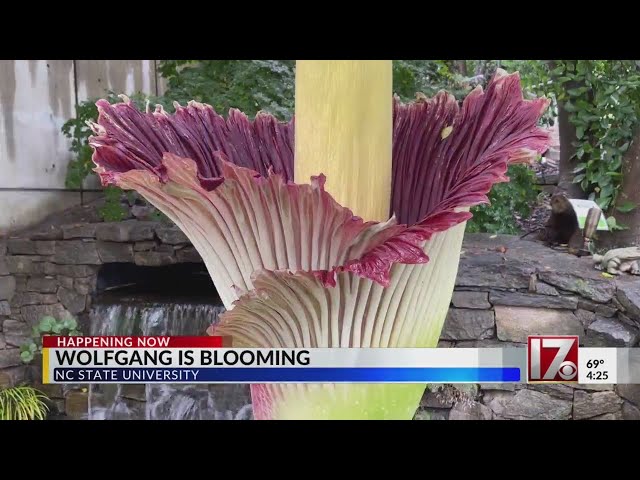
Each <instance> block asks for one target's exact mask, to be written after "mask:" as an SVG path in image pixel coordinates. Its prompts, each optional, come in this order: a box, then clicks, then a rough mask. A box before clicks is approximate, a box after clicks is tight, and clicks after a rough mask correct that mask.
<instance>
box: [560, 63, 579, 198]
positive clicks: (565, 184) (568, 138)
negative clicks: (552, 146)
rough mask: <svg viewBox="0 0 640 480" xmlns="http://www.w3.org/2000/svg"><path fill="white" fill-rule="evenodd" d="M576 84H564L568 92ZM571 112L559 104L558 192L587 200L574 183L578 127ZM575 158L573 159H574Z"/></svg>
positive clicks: (561, 103) (562, 104)
mask: <svg viewBox="0 0 640 480" xmlns="http://www.w3.org/2000/svg"><path fill="white" fill-rule="evenodd" d="M555 66H556V64H555V62H551V68H554V67H555ZM577 86H578V85H576V82H567V83H565V84H564V88H565V89H566V90H568V89H570V88H576V87H577ZM569 115H570V114H569V112H567V111H566V110H565V109H564V103H563V102H560V101H559V102H558V134H559V135H560V162H559V164H558V168H559V172H558V173H559V175H558V187H557V189H556V191H557V192H562V193H564V194H565V195H567V196H568V197H569V198H586V194H585V192H584V191H583V190H582V188H581V187H580V184H578V183H573V179H574V177H575V176H576V174H575V173H573V171H574V169H575V168H576V165H577V164H578V163H579V161H578V159H577V158H575V157H574V155H575V153H576V147H574V146H573V143H574V142H577V140H578V139H577V137H576V127H574V126H573V124H572V123H571V121H570V120H569ZM572 157H573V158H572Z"/></svg>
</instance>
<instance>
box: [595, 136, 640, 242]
mask: <svg viewBox="0 0 640 480" xmlns="http://www.w3.org/2000/svg"><path fill="white" fill-rule="evenodd" d="M620 187H621V188H620V193H619V194H618V197H617V198H616V203H615V206H616V207H619V206H621V205H624V204H626V203H629V202H631V203H632V204H634V205H635V206H636V207H635V208H634V209H633V210H631V211H630V212H628V213H623V212H620V211H618V210H617V209H616V208H613V209H612V210H611V212H610V213H609V215H612V216H613V217H614V218H615V219H616V223H617V224H619V225H624V226H626V227H628V228H627V229H625V230H615V231H613V232H598V233H599V235H598V236H599V237H600V241H599V242H598V247H606V248H618V247H630V246H632V245H636V246H637V245H640V128H637V129H636V131H635V133H634V135H633V140H632V142H631V146H630V147H629V150H627V151H626V152H625V154H624V156H623V157H622V185H621V186H620Z"/></svg>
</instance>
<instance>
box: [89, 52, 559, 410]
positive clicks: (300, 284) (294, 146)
mask: <svg viewBox="0 0 640 480" xmlns="http://www.w3.org/2000/svg"><path fill="white" fill-rule="evenodd" d="M391 78H392V69H391V62H390V61H350V60H349V61H298V63H297V67H296V112H295V120H291V121H289V122H280V121H278V120H277V119H276V118H274V117H272V116H271V115H269V114H265V113H259V114H257V115H256V117H255V119H253V120H250V119H249V118H247V116H245V115H244V114H243V113H241V112H239V111H237V110H235V109H231V110H230V111H229V115H228V116H227V117H226V118H225V117H223V116H221V115H219V114H217V113H216V112H215V111H214V110H213V108H212V107H210V106H208V105H203V104H200V103H197V102H190V103H189V104H188V105H187V106H186V107H183V106H179V105H176V111H175V113H174V114H167V113H166V112H165V111H164V110H163V108H162V107H160V106H158V107H156V109H155V111H153V112H151V111H146V112H141V111H138V110H137V109H136V108H135V106H134V105H133V104H132V103H131V102H130V101H128V100H127V99H126V98H125V101H124V102H123V103H119V104H115V105H110V104H109V103H108V102H107V101H105V100H100V101H98V102H97V106H98V110H99V118H98V121H97V123H96V124H93V125H92V127H93V131H94V136H93V137H92V138H91V139H90V144H91V146H92V147H93V148H94V155H93V161H94V163H95V164H96V169H95V171H96V172H97V173H98V174H99V175H100V177H101V180H102V182H103V184H104V185H107V184H115V185H117V186H119V187H121V188H123V189H133V190H136V191H138V192H139V193H140V194H141V195H143V196H144V197H145V198H146V199H147V200H148V201H149V202H150V203H152V204H153V205H155V206H156V207H157V208H158V209H159V210H161V211H162V212H164V213H165V214H166V215H167V216H168V217H169V218H170V219H171V220H173V221H174V222H175V223H176V225H178V227H179V228H181V229H182V231H183V232H184V233H185V234H186V235H187V236H188V237H189V239H190V240H191V242H192V243H193V245H194V247H195V248H196V249H197V250H198V252H199V253H200V254H201V256H202V258H203V261H204V262H205V264H206V267H207V269H208V271H209V273H210V275H211V277H212V280H213V282H214V285H215V287H216V289H217V290H218V292H219V294H220V296H221V298H222V300H223V302H224V304H225V307H226V308H227V312H226V313H224V314H223V315H222V316H221V318H220V322H219V323H218V324H217V325H215V326H213V327H212V329H210V332H209V333H214V334H219V335H230V336H232V337H233V342H234V346H238V347H261V348H270V347H273V348H294V347H295V348H302V347H305V348H312V347H326V348H344V347H351V348H358V347H364V348H393V347H436V345H437V342H438V338H439V336H440V333H441V330H442V326H443V323H444V320H445V317H446V314H447V311H448V308H449V302H450V299H451V295H452V292H453V288H454V283H455V278H456V275H457V271H458V262H459V256H460V249H461V245H462V239H463V233H464V229H465V224H466V221H467V220H468V219H469V218H470V217H471V214H470V213H469V208H470V207H471V206H474V205H478V204H480V203H486V202H488V198H487V194H488V192H489V191H490V189H491V187H492V185H493V184H495V183H497V182H502V181H507V180H508V178H507V177H506V171H507V168H508V166H509V164H511V163H515V162H527V161H530V160H531V159H532V158H533V157H534V156H535V155H536V154H539V153H542V152H544V151H545V150H546V149H547V147H548V142H549V137H548V134H547V132H545V131H544V130H542V129H541V128H538V126H537V122H538V120H539V118H540V116H541V114H542V113H543V111H544V110H545V109H546V107H547V105H548V101H547V100H546V99H535V100H524V99H523V96H522V91H521V87H520V79H519V76H518V74H517V73H516V74H507V73H506V72H504V71H502V70H499V71H498V72H497V73H496V75H495V76H494V78H492V79H491V81H490V82H489V84H488V85H487V87H486V90H483V89H482V88H480V87H478V88H476V89H475V90H473V91H472V92H471V93H470V94H469V95H468V96H467V97H466V98H465V99H464V101H463V103H462V104H461V105H459V104H458V102H457V101H456V100H455V98H454V97H453V96H452V95H450V94H448V93H446V92H440V93H438V94H437V95H435V96H434V97H433V98H430V99H428V98H426V97H424V96H419V98H418V100H417V101H415V102H412V103H409V104H403V103H402V102H400V101H399V100H398V99H397V98H394V97H393V96H392V86H391V85H392V84H391ZM147 110H148V109H147ZM294 122H295V136H294ZM424 388H425V385H413V384H410V385H406V384H400V385H388V384H387V385H385V384H370V385H369V384H355V385H351V384H347V385H345V384H322V385H300V384H277V385H273V384H269V385H252V386H251V394H252V401H253V408H254V417H255V418H256V419H410V418H412V417H413V415H414V413H415V410H416V408H417V406H418V404H419V401H420V398H421V396H422V394H423V391H424Z"/></svg>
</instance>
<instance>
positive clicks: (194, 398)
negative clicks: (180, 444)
mask: <svg viewBox="0 0 640 480" xmlns="http://www.w3.org/2000/svg"><path fill="white" fill-rule="evenodd" d="M222 312H224V307H222V306H220V305H214V304H211V303H207V302H205V301H200V302H198V301H193V300H190V301H189V302H186V301H184V300H183V301H177V302H168V301H167V300H160V299H158V300H153V299H151V298H147V299H144V298H143V299H140V298H113V299H111V300H108V299H107V300H106V301H99V302H98V303H96V304H95V305H94V306H93V308H92V310H91V313H90V322H91V334H92V335H174V336H180V335H203V334H204V331H205V330H206V328H207V327H208V326H209V325H211V324H212V323H215V322H217V320H218V315H219V314H220V313H222ZM88 418H89V419H91V420H145V419H146V420H251V419H252V418H253V411H252V409H251V397H250V394H249V387H248V385H197V384H196V385H183V384H172V385H168V384H147V385H133V384H121V385H91V386H90V388H89V415H88Z"/></svg>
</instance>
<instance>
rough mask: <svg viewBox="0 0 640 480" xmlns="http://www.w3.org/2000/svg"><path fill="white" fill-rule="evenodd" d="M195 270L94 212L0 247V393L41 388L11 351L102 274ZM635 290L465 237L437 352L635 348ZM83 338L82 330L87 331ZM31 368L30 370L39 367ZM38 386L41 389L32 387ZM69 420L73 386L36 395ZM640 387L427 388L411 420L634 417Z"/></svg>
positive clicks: (175, 234) (486, 238) (175, 237)
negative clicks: (543, 346)
mask: <svg viewBox="0 0 640 480" xmlns="http://www.w3.org/2000/svg"><path fill="white" fill-rule="evenodd" d="M111 262H128V263H134V264H136V265H143V266H161V265H169V264H174V263H185V262H201V258H200V256H199V255H198V253H197V252H196V251H195V249H194V248H193V247H192V246H191V245H190V243H189V242H188V240H187V238H186V237H185V236H184V235H183V234H182V233H181V232H180V231H179V230H178V229H177V228H175V227H173V226H166V225H164V224H162V223H159V222H153V221H143V220H127V221H124V222H117V223H103V222H100V221H99V219H98V216H97V215H96V214H95V210H93V209H92V208H91V207H90V206H85V207H82V208H81V209H79V210H78V211H76V212H75V213H74V214H73V215H71V216H70V217H68V218H65V219H63V220H60V219H57V220H54V221H51V222H49V223H45V224H42V225H40V226H38V227H36V228H34V229H31V230H30V231H25V232H22V233H20V234H17V235H15V236H13V237H10V238H7V239H5V240H0V386H2V385H12V384H16V383H19V382H22V381H25V380H26V381H30V382H32V383H35V384H36V385H39V384H38V381H39V378H40V372H39V371H38V369H37V367H35V368H33V367H27V366H25V365H22V363H21V360H20V356H19V346H20V345H21V344H22V343H23V342H24V341H25V340H26V339H27V337H28V336H29V334H30V331H31V327H32V326H34V325H36V324H37V323H38V322H39V320H40V318H41V317H42V316H44V315H53V316H55V317H57V318H63V317H64V316H70V315H73V316H75V317H76V318H79V319H80V320H81V324H82V320H83V318H86V316H87V314H88V311H89V309H90V307H91V303H92V300H93V296H94V293H95V290H96V276H97V272H98V270H99V268H100V266H101V265H103V264H105V263H111ZM639 329H640V280H639V279H638V277H632V276H623V277H619V278H613V279H612V278H605V277H603V276H602V274H601V272H599V271H597V270H595V269H594V267H593V264H592V262H591V260H590V259H588V258H577V257H575V256H572V255H569V254H567V253H562V252H558V251H554V250H552V249H550V248H547V247H544V246H543V245H540V244H539V243H536V242H533V241H522V240H519V239H518V237H512V236H495V235H494V236H490V235H480V234H473V235H467V236H466V237H465V241H464V244H463V249H462V255H461V261H460V267H459V273H458V277H457V281H456V289H455V292H454V294H453V298H452V302H451V309H450V312H449V316H448V318H447V320H446V323H445V326H444V329H443V332H442V337H441V342H440V346H443V347H454V348H456V347H503V346H520V347H524V344H525V342H526V338H527V336H528V335H533V334H573V335H579V336H580V338H581V342H582V345H585V346H620V347H635V346H638V343H639V341H640V330H639ZM85 331H86V330H85ZM35 363H36V364H37V363H38V362H35ZM39 386H40V385H39ZM41 387H42V388H43V389H44V390H45V392H46V393H47V394H49V395H50V396H51V398H53V399H54V402H55V404H56V406H57V408H58V409H59V410H60V411H61V412H66V413H67V414H68V415H69V416H70V417H71V418H79V417H82V415H83V413H84V412H86V392H85V391H83V389H82V388H81V387H79V388H73V389H69V390H65V391H63V389H62V388H60V387H59V386H54V385H52V386H41ZM639 407H640V385H638V386H633V385H626V386H625V385H618V386H613V385H610V386H591V387H587V386H576V387H572V386H566V385H547V386H531V385H528V386H525V385H518V386H514V385H479V386H478V385H476V386H465V387H464V388H456V389H452V388H451V387H450V386H432V387H431V390H430V391H428V392H427V393H426V394H425V396H424V399H423V404H422V406H421V408H420V409H419V411H418V412H417V414H416V418H427V417H428V418H435V419H444V418H449V419H464V418H481V419H528V418H532V419H547V418H554V419H583V418H607V419H608V418H611V419H613V418H615V419H623V418H624V419H632V418H636V419H640V410H639Z"/></svg>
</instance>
